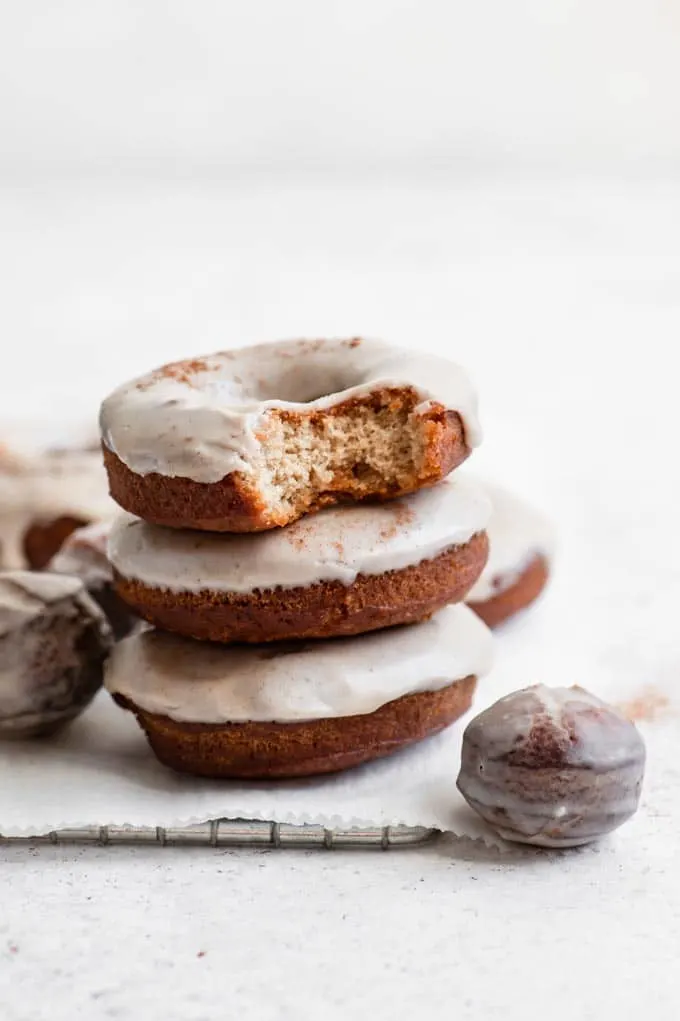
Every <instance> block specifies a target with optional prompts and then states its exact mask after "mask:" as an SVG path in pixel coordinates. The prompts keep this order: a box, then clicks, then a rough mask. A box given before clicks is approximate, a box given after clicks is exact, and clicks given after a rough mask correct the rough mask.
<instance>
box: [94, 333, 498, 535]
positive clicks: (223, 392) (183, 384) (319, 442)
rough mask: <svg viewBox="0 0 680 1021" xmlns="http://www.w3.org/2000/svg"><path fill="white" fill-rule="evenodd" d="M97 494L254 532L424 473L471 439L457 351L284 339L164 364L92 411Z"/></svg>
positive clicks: (417, 480) (143, 511)
mask: <svg viewBox="0 0 680 1021" xmlns="http://www.w3.org/2000/svg"><path fill="white" fill-rule="evenodd" d="M101 428H102V436H103V442H104V457H105V461H106V467H107V470H108V473H109V482H110V487H111V494H112V496H113V497H114V499H115V500H117V502H118V503H119V504H120V505H121V507H124V508H125V510H128V511H130V512H131V513H132V514H135V515H137V517H140V518H143V519H144V520H145V521H149V522H152V523H154V524H158V525H168V526H170V527H172V528H197V529H203V530H205V531H209V532H259V531H262V530H264V529H268V528H274V527H276V526H279V525H289V524H290V523H291V522H293V521H296V520H297V519H298V518H300V517H302V516H303V515H304V514H307V513H309V512H311V511H316V510H319V509H320V508H322V507H329V506H331V505H333V504H336V503H339V502H343V501H345V500H347V499H351V500H364V499H366V498H379V499H392V498H394V497H398V496H403V495H405V494H406V493H412V492H415V491H416V490H418V489H421V488H422V487H423V486H431V485H433V484H434V483H436V482H439V481H440V479H443V478H444V477H445V476H446V475H448V474H449V472H450V471H452V470H453V469H454V468H456V467H457V466H458V465H459V464H461V463H462V462H463V461H464V460H465V459H466V458H467V457H468V455H469V454H470V451H471V448H472V447H474V446H476V445H477V443H479V440H480V430H479V425H478V422H477V412H476V398H475V394H474V391H473V390H472V388H471V386H470V384H469V382H468V379H467V377H466V375H465V373H464V372H463V371H462V369H460V368H459V367H458V366H457V365H453V364H452V363H450V362H448V361H446V360H444V359H442V358H435V357H432V356H428V355H415V354H412V353H410V352H407V351H402V350H400V349H398V348H394V347H392V346H391V345H388V344H385V343H382V342H380V341H375V340H370V341H369V340H361V339H359V338H355V339H353V340H341V341H322V340H317V341H294V342H291V343H274V344H261V345H258V346H256V347H251V348H245V349H242V350H237V351H223V352H221V353H219V354H216V355H212V356H209V357H205V358H197V359H193V360H187V361H184V362H176V363H174V364H171V365H165V366H163V367H162V368H160V369H158V370H157V371H155V372H152V373H151V374H150V375H148V376H146V377H144V378H142V379H138V380H136V381H133V382H132V383H129V384H127V385H125V386H122V387H121V388H120V389H118V390H117V391H116V392H115V393H113V394H112V395H111V396H110V397H109V398H108V399H107V400H106V401H105V402H104V405H103V408H102V414H101Z"/></svg>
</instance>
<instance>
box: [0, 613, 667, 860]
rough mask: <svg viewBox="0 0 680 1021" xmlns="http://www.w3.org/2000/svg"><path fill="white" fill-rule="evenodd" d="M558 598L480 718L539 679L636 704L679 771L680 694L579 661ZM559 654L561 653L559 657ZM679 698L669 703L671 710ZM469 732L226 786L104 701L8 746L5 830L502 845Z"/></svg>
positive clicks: (526, 620)
mask: <svg viewBox="0 0 680 1021" xmlns="http://www.w3.org/2000/svg"><path fill="white" fill-rule="evenodd" d="M556 601H557V600H556V598H551V597H547V598H546V600H545V602H544V603H543V604H542V605H541V606H540V607H537V608H536V609H535V610H534V611H533V612H531V613H527V614H525V615H524V616H523V617H522V618H521V619H518V620H516V621H515V622H514V623H513V624H511V625H509V626H507V627H506V628H505V630H504V631H503V632H502V633H501V634H499V636H498V639H497V646H498V662H497V665H496V667H495V669H494V671H493V672H492V674H491V675H490V676H489V677H487V678H486V679H485V680H483V681H482V682H481V683H480V685H479V688H478V698H477V700H476V705H475V710H477V709H479V708H481V707H483V706H484V705H486V704H488V703H490V702H491V701H493V700H494V699H495V698H497V697H498V696H500V695H501V694H503V693H505V692H507V691H510V690H512V689H513V688H516V687H518V686H519V685H522V684H526V683H531V682H533V681H536V680H543V679H548V680H549V681H550V682H551V683H552V682H555V683H560V682H568V683H571V682H573V681H574V680H579V681H581V682H586V681H587V682H588V684H589V686H590V687H591V688H592V689H593V690H596V691H597V693H598V694H600V695H602V696H604V697H608V698H610V699H612V700H614V701H618V702H620V703H624V704H628V705H629V706H630V708H631V709H632V711H634V712H635V713H637V714H638V715H640V714H642V715H644V716H651V717H652V718H653V719H654V718H655V719H656V721H657V722H653V721H652V722H648V723H646V724H645V734H646V737H647V740H648V743H649V746H650V752H651V754H655V752H656V748H655V741H656V738H657V735H659V745H658V751H659V754H661V755H664V754H666V755H667V756H668V764H669V767H673V765H674V762H675V748H674V742H673V741H669V740H667V739H665V740H664V739H662V737H663V734H664V733H665V731H666V728H665V727H664V724H667V721H668V719H669V714H671V716H672V714H673V712H674V705H673V700H672V698H671V693H670V692H668V694H665V693H664V692H663V691H662V690H661V688H659V687H656V688H655V687H652V686H651V685H645V684H644V683H643V684H640V683H639V682H638V681H637V676H636V675H637V673H638V668H639V671H640V675H641V676H644V672H645V671H644V665H643V664H639V663H637V664H636V660H635V658H634V656H633V653H632V650H631V652H630V657H631V658H630V661H629V669H628V671H627V675H626V676H624V677H621V676H619V673H620V671H617V672H616V673H617V677H616V678H612V677H611V676H609V675H608V673H607V672H606V671H603V672H602V675H601V678H600V683H594V682H595V681H597V678H595V677H593V676H589V674H591V673H592V671H589V670H588V669H587V668H586V664H587V663H589V662H592V660H593V658H594V657H595V656H596V655H597V652H596V650H592V652H591V653H590V654H585V653H583V652H579V654H578V657H577V658H578V660H579V661H581V662H580V663H577V662H576V661H575V660H574V658H573V655H574V654H573V651H572V650H570V648H569V645H570V643H569V642H568V641H566V636H567V635H568V633H569V628H568V621H565V620H564V618H563V617H562V615H561V614H560V612H559V610H558V609H557V607H555V605H554V604H555V603H556ZM551 649H554V650H555V652H554V653H553V654H551V653H550V650H551ZM667 699H668V701H666V700H667ZM464 724H465V721H461V722H459V723H458V724H455V725H454V726H453V727H450V728H449V729H448V730H447V731H446V732H444V733H442V734H441V735H439V736H437V737H434V738H431V739H429V740H427V741H425V742H423V743H421V744H420V745H418V746H416V747H414V748H411V749H409V750H406V751H404V752H402V753H400V754H397V755H395V756H392V757H391V758H388V759H384V760H382V761H380V762H376V763H373V764H370V765H367V766H364V767H361V768H359V769H354V770H350V771H348V772H345V773H340V774H337V775H336V776H333V777H328V778H325V779H319V780H298V781H287V782H280V783H276V784H272V783H263V782H258V783H236V782H234V783H225V782H218V781H207V780H201V779H196V778H192V777H184V776H179V775H177V774H175V773H173V772H171V771H169V770H167V769H165V768H164V767H162V766H161V765H160V764H159V763H157V761H156V759H155V758H154V756H153V755H152V753H151V752H150V750H149V748H148V745H147V743H146V739H145V737H144V736H143V734H142V732H141V731H140V729H139V728H138V726H137V723H136V721H135V719H134V717H133V716H132V715H131V714H130V713H127V712H124V711H123V710H121V709H119V708H118V707H117V706H116V705H115V704H114V703H113V702H112V700H111V699H110V698H109V696H108V695H107V694H106V693H105V692H102V693H101V694H100V696H99V697H98V698H97V699H96V701H95V703H94V704H93V705H92V707H91V708H90V709H89V710H88V711H87V712H86V713H85V714H84V715H83V717H81V719H80V720H78V721H77V722H76V723H75V724H74V725H73V726H72V727H71V728H70V729H69V730H68V731H67V732H65V733H64V734H62V735H61V736H59V737H57V738H55V739H51V740H47V741H38V742H36V741H32V742H21V743H11V744H5V745H4V746H0V777H2V781H1V783H0V821H1V825H0V831H1V832H2V833H3V834H5V835H8V836H10V835H11V836H19V835H29V834H30V835H35V834H39V833H44V832H48V831H50V830H53V829H59V828H62V827H78V826H86V825H126V824H127V825H137V826H179V825H186V824H190V823H193V822H203V821H205V820H207V819H211V818H218V817H227V818H253V819H273V820H276V821H279V822H293V823H295V822H297V823H300V822H313V823H323V824H325V825H327V826H351V825H370V824H374V825H388V824H390V825H394V824H399V823H404V824H408V825H423V826H434V827H437V828H440V829H443V830H448V831H452V832H454V833H456V834H458V835H465V836H468V837H473V838H482V839H484V840H486V841H487V842H490V843H497V844H502V842H500V841H498V840H497V838H495V836H494V835H493V834H492V833H491V831H490V830H489V829H488V828H487V827H486V826H485V824H484V823H483V822H482V821H481V820H478V819H477V817H476V816H475V815H474V814H473V813H472V812H471V811H470V810H469V809H468V807H467V806H466V804H465V802H464V801H463V799H462V798H461V796H460V795H459V793H458V791H457V789H456V786H455V779H456V775H457V770H458V763H459V754H460V741H461V736H462V731H463V728H464Z"/></svg>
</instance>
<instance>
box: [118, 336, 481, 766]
mask: <svg viewBox="0 0 680 1021" xmlns="http://www.w3.org/2000/svg"><path fill="white" fill-rule="evenodd" d="M102 435H103V444H104V455H105V462H106V465H107V470H108V473H109V480H110V485H111V491H112V494H113V496H114V498H115V499H116V500H117V501H118V502H119V503H120V504H121V505H122V506H123V507H124V508H125V509H126V510H128V511H131V512H132V513H133V514H135V515H137V516H136V517H131V516H130V515H126V516H125V517H123V518H122V519H121V520H120V521H119V523H118V524H117V525H116V526H115V527H114V529H113V532H112V535H111V539H110V545H109V558H110V560H111V563H112V566H113V569H114V575H115V580H116V588H117V591H118V593H119V595H120V596H121V597H122V599H123V600H125V602H126V603H127V604H128V605H129V606H130V607H131V608H132V609H134V610H135V612H136V613H138V614H139V615H140V616H142V617H144V618H146V619H147V620H148V621H150V622H151V623H152V624H154V625H156V627H157V629H158V630H155V631H147V632H144V633H142V634H139V635H135V636H132V637H131V638H128V639H126V640H125V641H123V642H122V643H120V645H119V646H118V647H117V649H116V651H115V652H114V655H113V657H112V660H111V662H110V665H109V669H108V674H107V681H106V683H107V686H108V688H109V690H110V691H111V692H112V694H113V695H114V697H115V698H116V699H117V700H118V701H119V702H120V703H121V704H122V705H123V706H125V707H126V708H129V709H131V710H133V711H134V712H135V713H136V714H137V717H138V719H139V721H140V723H141V724H142V726H143V727H144V729H145V731H146V733H147V736H148V737H149V740H150V743H151V745H152V747H153V749H154V751H155V752H156V754H157V755H158V757H159V758H160V759H161V761H163V762H164V763H165V764H167V765H169V766H172V767H174V768H176V769H180V770H183V771H186V772H191V773H196V774H199V775H207V776H220V777H226V776H243V777H258V776H260V777H281V776H303V775H314V774H318V773H324V772H331V771H335V770H337V769H343V768H346V767H347V766H352V765H356V764H358V763H360V762H365V761H368V760H370V759H373V758H377V757H378V756H381V755H385V754H388V753H389V752H391V751H394V750H396V749H397V748H400V747H403V746H405V745H407V744H410V743H412V742H413V741H417V740H420V739H421V738H423V737H426V736H428V735H429V734H432V733H436V732H437V731H438V730H441V729H442V728H443V727H445V726H447V725H448V724H449V723H451V722H453V720H455V719H457V718H458V717H459V716H460V715H461V714H462V713H463V712H465V711H466V709H467V708H469V705H470V703H471V699H472V694H473V691H474V686H475V680H476V678H477V677H478V676H479V675H480V674H482V673H484V672H485V670H486V669H487V668H488V665H489V661H490V637H489V633H488V630H487V629H486V627H485V625H484V624H483V623H482V622H481V621H479V620H478V619H477V618H476V617H475V616H474V614H473V613H472V612H471V611H470V610H468V609H467V608H466V607H465V606H463V605H456V606H452V607H449V608H447V609H445V607H447V606H448V604H450V603H454V604H458V603H461V601H462V600H463V599H464V597H465V596H466V594H467V593H468V592H469V590H470V589H471V588H472V586H473V585H474V583H475V581H476V580H477V578H478V577H479V575H480V574H481V572H482V569H483V567H484V564H485V562H486V559H487V555H488V543H487V538H486V534H485V532H484V529H485V526H486V524H487V521H488V518H489V516H490V513H491V504H490V501H489V500H488V498H487V497H486V496H485V494H484V492H483V490H482V489H481V488H479V487H478V486H477V485H476V484H475V483H474V482H470V481H468V480H463V479H457V478H456V477H455V476H454V477H452V478H447V476H448V474H449V472H450V471H451V470H452V469H453V468H454V467H456V466H457V465H458V464H460V463H461V462H462V461H463V460H464V459H465V458H466V457H467V456H468V454H469V453H470V450H471V448H472V447H473V446H474V445H475V444H476V443H477V442H478V440H479V430H478V426H477V422H476V401H475V397H474V393H473V392H472V390H471V388H470V386H469V383H468V381H467V379H466V377H465V375H464V373H463V372H462V370H461V369H459V368H458V367H457V366H455V365H452V364H451V363H449V362H447V361H446V360H444V359H440V358H433V357H431V356H417V355H413V354H410V353H408V352H404V351H401V350H399V349H396V348H392V347H390V346H389V345H386V344H383V343H381V342H377V341H365V340H359V339H353V340H350V341H312V342H292V343H281V344H269V345H260V346H259V347H254V348H247V349H244V350H242V351H231V352H224V353H222V354H220V355H215V356H211V357H207V358H203V359H197V360H193V361H187V362H184V363H175V364H173V365H170V366H166V367H164V368H162V369H159V370H157V371H156V372H154V373H151V374H150V375H149V376H147V377H143V378H142V379H139V380H136V381H133V383H130V384H127V385H126V386H124V387H121V388H120V389H119V390H118V391H115V392H114V394H112V396H111V397H110V398H108V399H107V401H105V402H104V406H103V409H102ZM334 505H336V506H334ZM323 508H328V509H323ZM162 526H166V527H162ZM167 526H170V527H167ZM282 526H283V527H282ZM245 532H251V533H260V534H250V535H245V534H243V533H245ZM229 533H231V534H229ZM234 533H241V534H234ZM433 614H434V616H432V615H433ZM430 617H432V620H430V621H429V623H427V624H423V623H417V622H422V621H425V620H427V619H428V618H430ZM404 625H410V626H406V627H405V626H404ZM397 626H399V627H398V629H397V630H392V629H394V628H396V627H397ZM167 632H174V635H173V634H168V633H167ZM368 632H376V634H374V635H372V636H369V635H368V634H367V633H368ZM363 635H366V637H360V636H363ZM177 636H186V637H183V638H180V637H177ZM350 636H354V637H350ZM191 639H199V640H200V641H202V642H205V643H210V644H203V645H202V644H199V642H196V641H191ZM215 643H220V644H215ZM232 643H253V644H250V645H249V647H244V645H243V644H239V645H234V644H232Z"/></svg>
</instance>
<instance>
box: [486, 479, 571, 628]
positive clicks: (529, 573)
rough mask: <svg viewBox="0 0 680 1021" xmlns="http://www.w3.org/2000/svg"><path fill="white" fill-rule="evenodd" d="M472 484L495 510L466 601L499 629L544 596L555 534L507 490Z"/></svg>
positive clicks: (487, 484) (539, 514) (544, 518)
mask: <svg viewBox="0 0 680 1021" xmlns="http://www.w3.org/2000/svg"><path fill="white" fill-rule="evenodd" d="M466 474H467V473H466ZM475 480H476V481H477V483H478V485H481V486H483V488H484V489H485V491H486V493H487V496H488V497H489V498H490V500H491V503H492V504H493V512H492V514H491V518H490V520H489V522H488V524H487V527H486V531H487V535H488V537H489V558H488V560H487V562H486V567H485V568H484V570H483V571H482V574H481V576H480V578H479V579H478V581H477V582H476V583H475V585H474V587H473V588H472V590H471V591H470V592H469V593H468V596H467V598H466V602H467V604H468V606H469V607H470V608H471V609H473V610H474V611H475V613H476V614H478V615H479V616H480V617H481V618H482V620H483V621H484V622H485V623H486V624H488V625H489V627H497V626H498V625H499V624H502V623H503V622H504V621H506V620H508V618H509V617H513V616H514V615H515V614H516V613H519V612H520V610H524V609H526V607H528V606H530V605H531V603H533V602H535V601H536V599H538V597H539V596H540V595H541V593H542V592H543V589H544V588H545V586H546V584H547V582H548V579H549V575H550V568H551V564H552V560H553V556H554V550H555V531H554V528H553V526H552V523H551V522H550V521H549V520H548V519H547V518H546V517H545V516H544V515H543V514H541V513H540V512H539V511H538V510H536V509H535V508H534V507H532V506H531V505H530V504H528V503H525V502H524V500H521V499H519V497H517V496H515V495H514V494H513V493H510V492H508V490H507V489H503V488H502V487H501V486H497V485H494V484H492V483H490V482H486V481H484V482H482V481H481V480H480V479H477V478H476V477H475Z"/></svg>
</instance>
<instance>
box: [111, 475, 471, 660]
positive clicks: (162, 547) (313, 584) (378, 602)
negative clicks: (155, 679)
mask: <svg viewBox="0 0 680 1021" xmlns="http://www.w3.org/2000/svg"><path fill="white" fill-rule="evenodd" d="M490 513H491V505H490V502H489V500H488V499H487V497H486V496H485V494H484V492H483V491H482V490H480V488H479V487H478V486H476V485H475V484H474V483H472V482H470V481H467V480H462V479H461V480H458V479H456V478H455V477H454V478H451V479H445V480H444V481H443V482H442V483H440V485H438V486H435V487H433V488H432V489H426V490H423V491H422V492H419V493H414V494H412V495H411V496H406V497H402V498H401V499H400V500H395V501H391V502H389V503H380V504H357V505H354V506H351V507H336V508H331V509H329V510H325V511H321V512H320V513H319V514H316V515H312V516H308V517H305V518H301V519H300V520H298V521H296V522H295V523H294V524H292V525H289V526H288V527H287V528H279V529H275V530H273V531H270V532H264V533H260V534H259V535H250V536H241V535H209V534H207V533H205V532H189V531H184V532H181V531H176V530H172V529H167V528H159V527H158V526H156V525H148V524H146V523H145V522H143V521H140V520H138V519H137V518H131V517H129V516H126V517H124V518H121V519H119V520H118V521H117V522H116V524H115V525H114V526H113V529H112V531H111V536H110V539H109V550H108V555H109V559H110V561H111V563H112V565H113V568H114V572H115V579H116V589H117V591H118V594H119V595H120V597H121V598H122V599H123V600H124V601H125V602H126V603H127V604H128V606H130V607H131V608H132V609H133V610H134V612H135V613H137V614H139V615H140V616H142V617H144V618H145V619H146V620H148V621H150V622H151V623H152V624H155V625H157V626H158V627H162V628H166V629H167V630H169V631H175V632H178V633H180V634H184V635H187V636H189V637H192V638H199V639H207V640H209V641H216V642H267V641H275V640H282V639H291V638H331V637H337V636H339V635H352V634H360V633H363V632H365V631H373V630H375V629H376V628H383V627H388V626H393V625H395V624H405V623H409V622H412V621H417V620H422V619H423V618H424V617H427V616H429V615H430V614H432V613H433V612H434V611H435V610H438V609H440V608H441V607H442V606H444V605H445V604H446V603H450V602H457V601H459V600H461V599H463V598H464V596H465V594H466V592H467V591H468V590H469V589H470V587H471V586H472V585H473V584H474V581H475V579H476V578H477V577H478V576H479V574H480V572H481V570H482V568H483V566H484V562H485V560H486V556H487V539H486V535H485V534H484V527H485V525H486V522H487V520H488V517H489V515H490Z"/></svg>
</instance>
